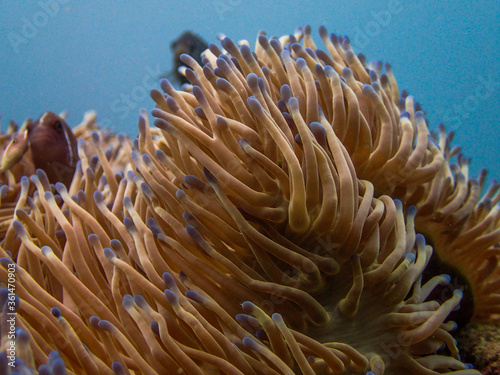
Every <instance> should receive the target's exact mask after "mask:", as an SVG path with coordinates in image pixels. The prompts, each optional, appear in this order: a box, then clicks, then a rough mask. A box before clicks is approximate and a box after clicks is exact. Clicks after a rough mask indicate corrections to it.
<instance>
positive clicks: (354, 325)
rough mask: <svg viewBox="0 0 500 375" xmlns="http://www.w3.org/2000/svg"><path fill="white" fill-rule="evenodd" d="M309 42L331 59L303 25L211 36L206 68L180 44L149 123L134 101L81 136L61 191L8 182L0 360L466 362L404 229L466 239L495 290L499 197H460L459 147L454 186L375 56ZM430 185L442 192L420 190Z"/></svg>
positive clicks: (77, 368) (420, 122)
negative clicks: (130, 132)
mask: <svg viewBox="0 0 500 375" xmlns="http://www.w3.org/2000/svg"><path fill="white" fill-rule="evenodd" d="M320 35H321V37H322V39H323V41H324V44H325V46H326V50H327V52H325V51H321V50H320V49H318V48H316V45H315V44H314V42H313V40H312V38H311V34H310V28H309V27H305V28H304V29H303V30H302V29H301V30H300V31H299V32H297V33H296V35H290V36H288V37H283V38H280V39H277V38H270V39H268V38H267V37H266V36H265V35H264V34H262V33H261V34H260V35H259V36H258V40H257V45H256V50H255V52H252V51H251V50H250V48H249V47H248V43H247V42H242V43H241V44H240V46H237V45H236V44H235V43H233V42H232V41H231V40H230V39H228V38H224V39H223V40H222V48H223V50H221V49H220V48H219V47H217V46H215V45H210V46H209V50H208V51H207V52H206V53H205V56H204V58H203V59H202V63H203V67H202V66H201V65H199V64H198V63H197V62H196V61H195V59H193V58H192V57H190V56H188V55H183V56H182V60H183V62H184V63H185V64H186V65H187V66H188V67H189V68H188V69H186V70H185V74H186V77H187V79H188V80H189V82H190V83H191V85H190V86H187V87H186V89H187V91H177V90H175V89H174V88H173V87H172V85H171V84H170V83H169V82H168V81H166V80H163V81H162V82H161V88H162V90H163V93H162V92H160V91H158V90H153V91H152V92H151V96H152V98H153V99H154V101H155V102H156V108H155V109H153V111H152V114H153V116H154V117H156V120H155V125H156V128H151V127H150V126H149V120H148V116H147V113H145V112H144V111H143V112H141V115H140V117H139V136H138V137H137V139H136V140H135V141H134V142H133V143H132V142H130V141H129V140H128V139H127V138H125V137H123V136H121V137H120V142H119V143H117V142H114V143H113V142H111V141H109V137H108V138H107V141H105V138H103V136H102V134H101V132H99V131H95V129H90V128H89V129H88V131H84V132H82V134H80V135H79V136H78V137H77V138H79V139H80V141H79V143H78V154H79V156H80V161H79V163H78V165H77V167H76V172H75V176H74V178H73V180H72V183H71V185H70V186H69V188H67V187H65V186H64V184H62V183H56V184H55V185H51V184H49V181H48V179H47V177H46V175H45V173H43V171H37V174H36V175H34V176H32V177H31V183H32V184H33V185H35V187H36V192H35V193H34V194H33V195H32V196H30V195H29V194H28V191H29V190H28V189H29V187H30V182H29V181H28V179H27V178H23V179H22V180H21V185H20V186H21V188H20V194H19V199H18V201H17V203H16V208H15V212H14V220H11V222H10V223H9V228H8V230H7V232H6V235H5V238H4V240H3V242H2V247H3V248H0V255H1V256H3V258H2V259H1V261H0V262H1V264H2V266H3V268H0V277H1V278H2V280H3V281H4V282H5V284H7V285H12V283H11V281H10V279H12V278H15V284H14V285H15V294H16V296H17V297H18V298H17V297H15V298H14V297H13V299H12V301H11V300H10V297H11V296H10V295H9V294H8V292H9V290H4V294H3V295H0V297H1V300H0V303H2V302H5V303H3V305H2V306H3V310H2V324H1V330H2V331H1V333H2V335H1V336H0V337H1V342H0V344H1V345H2V349H4V350H5V351H6V353H7V355H10V354H9V345H10V343H9V340H7V335H6V332H8V330H9V325H8V324H9V323H8V320H7V318H8V315H7V314H8V312H9V311H18V315H17V316H16V319H17V320H16V324H17V327H18V335H17V338H16V340H15V342H14V343H15V347H16V349H15V350H14V352H15V355H16V356H17V358H16V359H14V361H15V364H16V365H18V366H20V367H25V368H28V369H33V368H36V367H38V366H40V367H39V371H40V373H42V371H45V373H49V372H48V371H49V368H50V369H51V371H52V372H53V373H57V374H59V373H64V371H67V373H76V374H84V373H89V374H97V373H102V374H113V373H116V374H124V373H127V371H128V372H130V373H141V374H156V373H172V374H176V373H182V372H184V373H189V374H202V373H214V374H215V373H221V372H222V373H227V374H281V373H283V374H293V373H305V374H312V373H320V374H330V373H333V374H358V373H359V374H365V373H370V374H377V375H378V374H401V373H402V372H405V373H412V374H437V373H454V374H478V372H477V371H476V370H473V369H471V368H470V366H469V365H466V364H464V363H462V362H461V361H460V358H459V354H458V350H457V347H456V344H455V342H454V340H453V337H452V336H451V334H450V332H451V331H453V329H454V328H455V327H456V325H455V324H454V323H453V322H452V321H448V322H445V320H446V319H447V316H448V315H449V314H450V312H452V311H453V310H454V309H455V308H456V307H457V306H458V305H459V303H460V300H461V298H462V292H461V291H460V290H455V291H453V294H452V295H451V296H450V297H449V298H446V299H443V300H439V299H434V298H430V297H429V296H431V294H432V292H433V290H435V289H436V287H438V286H439V285H446V284H448V283H449V282H450V276H449V275H445V274H439V275H433V276H431V277H429V280H428V281H426V282H422V274H423V272H424V270H425V268H426V266H427V265H428V263H429V261H430V258H431V255H432V252H433V249H432V247H431V246H429V245H427V244H426V238H425V237H424V236H423V235H422V234H418V233H419V232H420V229H419V226H418V225H419V223H420V222H425V218H426V217H429V215H432V212H439V213H440V215H438V216H439V220H438V221H439V223H443V225H449V224H448V223H449V222H450V220H451V222H453V220H455V222H453V224H454V225H458V224H460V231H461V232H460V233H461V236H467V235H468V236H469V237H467V238H471V237H472V238H474V239H478V240H477V241H478V242H480V243H481V245H482V246H483V248H485V250H484V251H483V250H481V251H482V252H484V253H485V254H488V256H487V257H486V256H485V258H483V257H482V255H481V258H483V259H481V260H478V262H479V261H481V262H482V263H481V264H483V263H484V262H486V265H487V266H488V270H489V271H490V272H489V273H488V274H487V277H486V278H485V279H484V280H479V281H481V282H480V283H479V284H481V285H483V284H484V283H483V282H484V281H486V284H485V285H487V286H488V288H489V289H488V288H486V289H487V290H489V294H488V296H489V295H492V294H494V292H495V290H498V289H494V288H493V286H494V285H496V284H495V283H498V279H499V278H498V268H497V263H495V262H493V261H491V260H490V259H491V258H492V259H494V260H496V259H497V258H496V257H497V256H498V255H497V254H496V252H495V248H493V249H491V247H492V246H495V245H494V244H495V243H496V242H498V240H496V242H491V241H493V239H494V238H497V237H495V234H496V232H498V229H495V228H498V214H497V211H496V210H495V209H493V208H492V206H494V205H495V204H496V202H495V197H496V195H495V194H496V191H497V190H498V188H496V189H495V187H493V188H492V189H490V190H492V191H489V192H487V193H486V198H485V199H484V201H488V202H489V203H483V204H482V206H481V207H480V208H479V206H478V208H474V206H475V204H476V202H477V200H478V199H479V198H478V197H479V191H478V190H477V188H478V187H480V186H481V184H482V183H481V182H477V183H474V182H471V183H469V184H466V181H465V179H464V178H463V176H464V170H465V169H466V163H465V159H461V160H462V161H461V164H460V165H461V168H462V170H461V176H462V177H460V171H458V169H460V168H459V167H453V166H452V167H450V164H449V158H450V157H451V154H452V153H451V152H448V149H447V148H446V147H448V148H449V142H448V140H446V139H445V140H444V141H443V138H442V136H441V137H440V138H438V139H434V140H433V138H432V137H429V135H430V132H429V130H428V127H427V124H426V121H425V116H424V114H423V112H422V111H421V110H419V109H420V108H418V107H417V108H416V106H415V105H414V103H413V99H412V98H411V97H410V96H407V95H403V97H402V98H401V99H400V95H399V91H398V88H397V84H396V80H395V78H394V76H393V74H392V69H391V68H390V66H389V65H387V64H386V65H385V72H386V73H382V67H381V64H378V63H375V64H374V65H373V66H372V65H367V63H366V59H365V58H364V57H363V56H362V55H359V56H358V55H356V54H354V53H353V52H352V50H351V48H350V46H349V40H348V38H341V37H338V36H336V35H335V34H332V35H330V36H328V34H327V32H326V30H325V29H324V28H321V29H320ZM301 39H302V40H303V44H302V45H301V44H299V42H300V40H301ZM372 68H373V70H371V69H372ZM84 139H86V140H84ZM110 142H111V143H110ZM443 142H444V144H443ZM108 145H109V146H111V148H110V149H109V150H108V151H105V149H106V147H108ZM447 171H449V173H448V174H447ZM452 171H454V172H452ZM455 172H456V173H455ZM454 173H455V174H454ZM454 178H455V179H454ZM436 181H441V182H436ZM436 183H441V185H440V186H445V187H447V189H444V190H440V191H439V192H438V193H439V194H438V195H439V197H438V198H435V201H433V200H432V199H434V195H435V194H436V192H435V189H438V187H437V186H435V185H434V184H436ZM464 184H465V187H464ZM464 190H466V191H465V192H464ZM433 192H434V193H433ZM386 193H390V195H384V194H386ZM433 194H434V195H433ZM476 195H477V198H476V201H474V197H475V196H476ZM497 195H498V194H497ZM393 197H398V198H399V200H394V199H393ZM429 202H430V203H429ZM434 202H437V203H435V205H434V206H433V208H435V209H436V210H434V211H432V212H431V213H430V211H429V208H428V207H429V205H432V204H434ZM450 202H453V203H450ZM466 205H468V206H467V207H470V210H471V212H469V213H466V212H465V209H462V207H464V206H466ZM479 205H481V203H480V204H479ZM2 208H3V207H2ZM474 209H476V211H478V212H477V214H476V215H474V213H473V212H472V210H474ZM419 210H422V211H423V212H422V213H420V211H419ZM457 212H459V213H457ZM425 215H427V216H425ZM434 215H436V214H434ZM489 216H492V217H491V218H489V219H486V217H489ZM432 218H433V220H435V216H432ZM485 221H486V222H487V223H488V226H487V227H486V228H483V227H484V225H483V227H481V228H483V230H482V231H479V230H476V231H473V232H474V236H472V234H471V233H470V232H471V231H472V228H474V226H475V225H478V223H483V222H485ZM437 227H439V228H441V229H439V228H438V229H436V228H437ZM422 228H425V229H427V230H425V232H424V233H425V234H426V235H428V236H430V239H431V240H432V241H433V243H434V244H435V246H436V248H437V247H439V246H440V245H441V242H443V241H445V240H442V239H441V238H442V237H441V236H442V234H443V232H444V230H443V229H442V226H436V228H433V227H432V226H427V227H425V225H424V224H422ZM457 228H458V227H457ZM457 230H458V229H457ZM14 234H15V235H16V236H14ZM457 238H460V236H458V237H457ZM485 238H486V239H485ZM7 250H8V252H7ZM436 250H438V249H436ZM438 251H439V250H438ZM481 254H482V253H481ZM490 254H491V256H490ZM493 263H494V264H493ZM485 267H486V266H485ZM14 269H15V272H14V271H13V270H14ZM467 270H468V269H467ZM467 270H466V271H467ZM476 279H477V278H476ZM476 281H477V280H476ZM492 288H493V289H492ZM11 289H12V288H11ZM480 290H482V292H480ZM487 290H484V288H483V289H480V288H479V289H478V288H475V289H474V292H475V295H476V296H478V295H480V296H486V293H487ZM481 293H482V294H481ZM485 298H489V297H485ZM493 300H495V298H493ZM10 302H12V303H10ZM11 308H12V309H13V310H9V309H11ZM493 313H495V310H491V309H490V310H485V309H483V310H480V312H479V313H477V314H476V315H477V316H480V317H485V318H486V317H491V315H492V314H493ZM443 346H444V347H445V349H443ZM54 351H57V352H54ZM10 360H11V358H6V357H3V358H0V366H4V367H3V369H7V368H8V367H7V366H8V362H9V361H10ZM64 367H66V370H64ZM0 371H1V370H0ZM5 372H6V370H5Z"/></svg>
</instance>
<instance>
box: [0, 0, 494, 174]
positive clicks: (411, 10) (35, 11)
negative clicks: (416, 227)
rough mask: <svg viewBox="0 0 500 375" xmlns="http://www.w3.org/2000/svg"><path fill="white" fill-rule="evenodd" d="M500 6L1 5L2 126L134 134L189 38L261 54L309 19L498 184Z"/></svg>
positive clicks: (223, 0)
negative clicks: (60, 118)
mask: <svg viewBox="0 0 500 375" xmlns="http://www.w3.org/2000/svg"><path fill="white" fill-rule="evenodd" d="M499 10H500V2H499V1H498V0H494V1H492V0H490V1H486V0H482V1H465V0H459V1H457V0H440V1H435V0H434V1H431V0H424V1H416V0H409V1H402V0H400V1H398V0H390V1H365V0H350V1H308V0H302V1H242V0H216V1H212V0H208V1H194V0H184V1H166V0H164V1H155V0H153V1H147V2H146V1H145V2H139V1H127V2H122V1H120V2H119V1H106V2H104V1H95V0H88V1H74V0H73V1H72V0H48V1H47V0H46V1H40V2H37V1H15V0H3V1H2V2H1V3H0V21H1V22H0V115H1V121H2V130H3V131H5V130H6V126H7V123H8V120H10V119H13V120H15V121H17V122H18V123H22V122H23V121H24V120H25V119H26V118H27V117H32V118H37V117H38V116H39V115H40V114H42V113H43V112H45V111H47V110H50V111H53V112H56V113H57V112H61V111H67V112H68V113H69V116H68V123H69V124H70V125H75V124H77V123H79V122H80V121H81V119H82V115H83V113H84V112H85V111H87V110H89V109H95V110H96V111H97V113H98V118H99V119H100V121H101V122H102V123H104V124H105V125H106V126H108V127H111V128H113V129H114V130H115V131H119V132H125V133H127V134H130V135H135V134H136V132H137V130H136V123H137V113H138V109H139V108H141V107H144V108H147V109H148V110H149V109H151V108H152V107H153V101H152V100H151V99H150V98H149V96H146V95H143V93H144V92H145V91H146V89H148V90H149V88H150V87H151V86H153V85H154V84H155V81H154V80H156V82H157V77H156V76H155V75H156V74H157V73H159V72H164V71H167V70H170V69H171V67H172V61H171V60H172V53H171V51H170V48H169V46H170V43H171V42H172V41H173V40H174V39H176V38H177V37H178V36H179V35H180V34H181V33H182V32H183V31H185V30H192V31H194V32H196V33H198V34H199V35H201V36H202V37H203V38H205V40H207V41H209V42H215V41H216V40H215V35H216V34H217V33H219V32H222V33H224V34H226V35H227V36H229V37H231V38H233V40H236V41H237V40H240V39H247V40H249V41H250V43H251V45H252V47H253V46H254V44H255V38H256V34H257V32H258V31H259V30H266V31H267V33H268V35H269V36H270V35H277V36H281V35H284V34H289V33H292V32H293V31H294V29H295V27H296V26H298V25H302V24H305V23H308V24H310V25H311V26H312V27H313V30H314V33H315V34H314V35H315V40H316V41H317V44H318V46H322V43H321V41H320V38H319V35H318V33H317V28H318V27H319V26H320V25H325V26H326V27H327V29H328V30H329V31H330V32H335V33H337V34H341V35H349V36H351V40H352V42H353V45H354V46H355V47H357V48H356V49H355V51H356V52H363V53H364V54H365V55H366V56H367V57H368V59H382V60H384V61H389V62H391V64H392V65H393V68H394V71H395V74H396V77H397V79H398V82H399V86H400V89H401V88H406V89H408V90H409V92H410V94H411V95H414V96H415V100H416V101H417V102H420V103H421V104H422V105H423V107H424V109H425V111H426V113H427V118H428V119H429V122H430V127H431V129H436V128H437V125H438V124H439V123H440V122H445V124H446V125H447V127H448V128H449V129H453V130H455V131H456V137H455V141H454V144H455V145H460V146H462V147H463V152H464V154H465V155H466V156H469V157H472V166H471V175H472V176H476V175H477V173H478V171H479V169H480V168H481V167H483V166H485V167H487V168H488V169H489V170H490V176H491V177H500V163H499V162H498V152H499V151H500V146H499V139H500V125H499V120H498V119H499V117H500V94H499V91H500V73H499V71H498V61H499V60H500V53H499V38H498V35H500V12H499ZM30 23H31V25H32V26H30V25H29V24H30ZM320 48H322V47H320ZM124 97H130V98H132V99H131V100H128V102H127V103H128V104H127V103H126V100H125V99H123V98H124ZM491 177H490V179H491Z"/></svg>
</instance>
